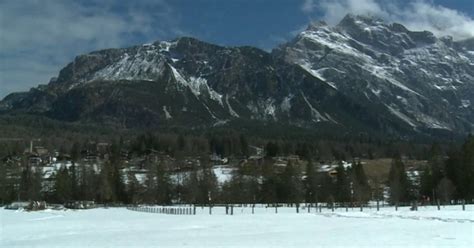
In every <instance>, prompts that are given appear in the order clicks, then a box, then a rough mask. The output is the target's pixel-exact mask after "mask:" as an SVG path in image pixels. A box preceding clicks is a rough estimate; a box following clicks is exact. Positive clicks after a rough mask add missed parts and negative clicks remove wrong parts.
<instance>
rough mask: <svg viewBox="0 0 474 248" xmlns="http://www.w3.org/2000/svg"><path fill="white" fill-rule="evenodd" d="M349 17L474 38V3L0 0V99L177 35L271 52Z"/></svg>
mask: <svg viewBox="0 0 474 248" xmlns="http://www.w3.org/2000/svg"><path fill="white" fill-rule="evenodd" d="M348 12H351V13H355V14H375V15H379V16H381V17H382V18H384V19H386V20H387V21H389V22H392V21H396V22H400V23H402V24H404V25H406V26H408V27H409V28H411V29H417V30H418V29H423V30H430V31H432V32H434V33H435V34H436V35H438V36H441V35H451V36H453V37H455V39H463V38H466V37H472V36H474V21H473V19H474V4H473V3H472V0H432V1H430V0H418V1H413V0H412V1H409V0H395V1H383V0H333V1H329V0H226V1H224V0H136V1H119V0H117V1H114V0H79V1H72V0H22V1H19V0H2V1H0V98H2V97H4V96H5V95H7V94H9V93H11V92H15V91H25V90H28V89H29V88H30V87H33V86H36V85H38V84H40V83H42V84H44V83H47V82H48V81H49V78H51V77H53V76H56V75H57V74H58V72H59V70H60V69H61V68H62V67H63V66H65V65H66V64H67V63H69V62H70V61H71V60H72V59H73V58H74V57H75V56H76V55H79V54H82V53H86V52H90V51H93V50H98V49H103V48H110V47H126V46H130V45H135V44H142V43H147V42H151V41H155V40H169V39H174V38H176V37H179V36H193V37H196V38H199V39H202V40H204V41H208V42H213V43H217V44H220V45H228V46H240V45H252V46H257V47H260V48H262V49H265V50H271V49H272V48H273V47H275V46H276V45H278V44H280V43H283V42H285V41H287V40H290V39H291V38H292V37H294V36H295V35H296V34H297V33H298V32H299V31H301V30H302V29H304V28H305V26H306V25H307V24H308V23H309V22H311V21H312V20H326V21H327V22H328V23H330V24H336V23H337V22H338V21H339V20H340V19H341V18H342V17H343V16H344V15H345V14H347V13H348Z"/></svg>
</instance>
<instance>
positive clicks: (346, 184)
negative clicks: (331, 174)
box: [336, 162, 351, 203]
mask: <svg viewBox="0 0 474 248" xmlns="http://www.w3.org/2000/svg"><path fill="white" fill-rule="evenodd" d="M336 172H337V174H336V201H337V202H341V203H343V202H350V201H351V192H350V190H351V186H350V181H349V177H348V175H347V171H346V169H345V168H344V165H343V164H342V162H340V163H339V166H338V167H337V168H336Z"/></svg>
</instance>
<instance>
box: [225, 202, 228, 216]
mask: <svg viewBox="0 0 474 248" xmlns="http://www.w3.org/2000/svg"><path fill="white" fill-rule="evenodd" d="M228 214H229V205H227V204H226V205H225V215H228Z"/></svg>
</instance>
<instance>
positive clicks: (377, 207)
mask: <svg viewBox="0 0 474 248" xmlns="http://www.w3.org/2000/svg"><path fill="white" fill-rule="evenodd" d="M377 211H379V199H377Z"/></svg>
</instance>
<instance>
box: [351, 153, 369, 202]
mask: <svg viewBox="0 0 474 248" xmlns="http://www.w3.org/2000/svg"><path fill="white" fill-rule="evenodd" d="M352 165H353V166H352V170H351V172H352V188H353V191H354V197H355V199H356V200H357V201H359V202H367V201H369V200H370V197H371V189H370V186H369V181H368V179H367V175H366V174H365V171H364V167H363V166H362V164H361V162H360V160H359V161H358V162H357V163H356V162H355V161H354V162H353V163H352Z"/></svg>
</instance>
